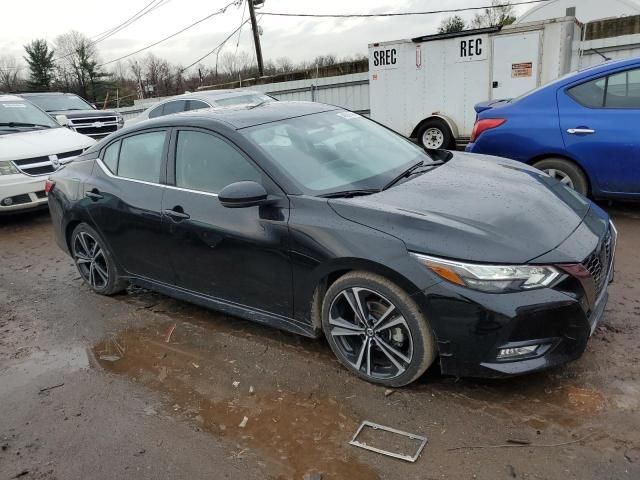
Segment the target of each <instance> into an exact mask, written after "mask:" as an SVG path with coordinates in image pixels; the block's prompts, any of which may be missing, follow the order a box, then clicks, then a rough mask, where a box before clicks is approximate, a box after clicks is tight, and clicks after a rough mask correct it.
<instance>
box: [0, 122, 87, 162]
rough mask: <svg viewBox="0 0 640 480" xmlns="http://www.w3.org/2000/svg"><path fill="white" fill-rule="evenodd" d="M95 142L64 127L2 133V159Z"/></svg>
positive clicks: (25, 156)
mask: <svg viewBox="0 0 640 480" xmlns="http://www.w3.org/2000/svg"><path fill="white" fill-rule="evenodd" d="M94 143H96V142H95V140H93V139H92V138H89V137H87V136H86V135H81V134H79V133H76V132H74V131H72V130H69V129H68V128H64V127H57V128H49V129H46V130H31V131H27V132H17V133H10V134H7V135H0V161H2V160H21V159H24V158H34V157H43V156H47V155H54V154H55V155H57V154H59V153H66V152H72V151H74V150H81V149H85V148H88V147H90V146H91V145H93V144H94Z"/></svg>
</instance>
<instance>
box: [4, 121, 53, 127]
mask: <svg viewBox="0 0 640 480" xmlns="http://www.w3.org/2000/svg"><path fill="white" fill-rule="evenodd" d="M0 127H11V128H14V127H42V128H51V125H42V124H41V123H26V122H0Z"/></svg>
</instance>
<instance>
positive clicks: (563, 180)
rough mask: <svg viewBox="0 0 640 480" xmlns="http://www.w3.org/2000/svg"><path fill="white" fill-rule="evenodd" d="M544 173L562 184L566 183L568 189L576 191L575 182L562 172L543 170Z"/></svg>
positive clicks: (549, 169)
mask: <svg viewBox="0 0 640 480" xmlns="http://www.w3.org/2000/svg"><path fill="white" fill-rule="evenodd" d="M543 172H545V173H546V174H547V175H549V176H550V177H553V178H555V179H556V180H558V181H560V183H564V184H565V185H566V186H567V187H569V188H573V189H574V190H575V187H574V186H573V180H571V177H570V176H569V175H567V174H566V173H565V172H563V171H562V170H558V169H556V168H547V169H545V170H543Z"/></svg>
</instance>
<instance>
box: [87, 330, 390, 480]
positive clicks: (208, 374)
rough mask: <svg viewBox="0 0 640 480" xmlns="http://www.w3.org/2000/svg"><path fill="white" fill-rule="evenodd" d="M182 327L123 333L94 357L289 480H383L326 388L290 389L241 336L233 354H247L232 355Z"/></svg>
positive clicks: (216, 340)
mask: <svg viewBox="0 0 640 480" xmlns="http://www.w3.org/2000/svg"><path fill="white" fill-rule="evenodd" d="M176 325H177V326H176V328H175V330H173V331H171V327H172V324H163V325H161V326H158V327H150V328H146V329H142V330H132V331H126V332H123V333H122V334H120V335H118V336H116V337H113V338H109V339H106V340H105V341H103V342H101V343H99V344H98V345H96V346H95V347H94V349H93V351H94V355H95V357H96V358H97V359H98V362H99V364H100V365H101V366H102V367H103V368H105V369H107V370H109V371H111V372H114V373H117V374H121V375H126V376H127V377H129V378H130V379H131V380H132V381H134V382H137V383H141V384H143V385H145V386H146V387H148V388H151V389H152V390H155V391H158V392H160V393H161V394H163V395H164V397H165V399H166V404H165V408H164V410H165V413H168V414H170V415H172V416H176V417H179V418H185V419H189V420H191V421H193V422H196V423H197V424H198V425H199V426H200V428H202V429H203V430H205V431H207V432H210V433H212V434H215V435H216V436H219V437H223V438H224V439H225V440H226V441H227V442H228V443H230V444H232V445H234V446H235V451H234V454H233V455H234V456H236V457H242V456H243V455H246V454H247V453H249V452H251V453H252V454H258V456H259V457H260V458H261V459H262V460H263V461H264V462H265V463H266V466H267V467H268V470H269V471H273V472H277V474H279V475H282V477H281V478H302V476H303V475H304V474H305V473H307V472H309V471H318V472H321V473H322V478H323V479H330V478H334V479H347V478H348V479H354V480H358V479H363V480H367V479H376V478H378V476H377V474H376V473H375V472H374V471H373V470H372V469H371V468H370V467H368V466H367V465H365V464H362V463H360V462H358V461H357V460H356V459H355V458H353V457H352V456H351V452H349V450H350V449H351V448H352V447H350V446H349V445H348V441H349V440H350V438H351V436H352V435H353V432H354V431H355V430H356V428H357V426H358V423H359V422H358V421H357V420H356V419H355V417H354V416H353V414H352V413H351V412H350V411H349V409H348V408H347V407H346V406H345V405H342V404H340V403H338V402H336V400H334V399H333V398H331V397H328V396H326V395H324V394H323V393H322V392H321V391H320V390H319V388H318V389H311V391H309V389H308V388H301V389H300V390H299V391H296V390H295V388H292V384H294V385H295V383H296V382H295V379H292V378H288V379H286V380H285V379H283V381H284V383H286V384H287V387H282V386H281V385H280V381H279V380H278V377H277V376H275V377H274V376H273V375H272V374H271V372H269V371H268V370H266V368H265V366H263V363H264V364H268V363H270V362H272V360H271V359H269V360H268V361H267V360H265V361H264V362H263V361H262V359H261V355H263V354H264V351H255V350H256V349H255V342H250V341H247V343H248V344H250V345H249V347H253V348H249V349H247V350H246V351H244V348H243V345H242V339H234V345H233V347H234V348H233V350H234V351H236V352H237V350H238V348H240V349H241V350H243V355H242V356H241V358H231V357H232V354H230V352H228V350H227V348H226V346H227V345H226V343H225V342H227V341H228V336H225V335H221V334H219V333H217V332H215V331H213V330H210V329H207V328H204V327H202V326H199V325H196V324H193V323H190V322H179V323H177V324H176ZM168 338H169V341H168V342H167V339H168ZM229 350H230V349H229ZM274 350H275V349H274ZM273 354H274V355H281V352H278V353H273ZM301 380H302V379H301Z"/></svg>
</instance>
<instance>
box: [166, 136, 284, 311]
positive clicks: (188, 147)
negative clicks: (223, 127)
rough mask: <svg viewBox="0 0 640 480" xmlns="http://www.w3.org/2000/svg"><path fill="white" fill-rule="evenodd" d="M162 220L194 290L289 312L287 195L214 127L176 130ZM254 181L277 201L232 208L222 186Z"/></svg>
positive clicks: (176, 261) (183, 282)
mask: <svg viewBox="0 0 640 480" xmlns="http://www.w3.org/2000/svg"><path fill="white" fill-rule="evenodd" d="M169 158H170V161H169V168H168V183H169V185H168V186H167V191H166V193H165V196H164V198H163V202H162V208H163V225H164V231H165V236H166V238H167V242H168V251H169V252H170V259H171V263H172V264H173V268H174V270H175V272H176V284H177V285H178V286H179V287H181V288H185V289H187V290H190V291H192V292H196V293H199V294H204V295H207V296H210V297H215V298H218V299H221V300H225V301H227V302H231V303H234V304H239V305H243V306H248V307H252V308H255V309H260V310H264V311H267V312H270V313H275V314H278V315H282V316H285V317H291V315H292V310H293V305H292V290H291V281H292V280H291V272H292V270H291V262H290V255H289V232H288V224H287V222H288V219H289V202H288V199H287V197H286V195H284V193H283V192H282V191H280V189H279V188H278V187H277V186H276V185H275V184H274V183H273V182H272V181H271V180H270V179H269V178H268V177H267V176H266V175H265V174H264V173H263V172H262V171H261V170H260V169H259V168H258V167H257V165H255V163H254V162H253V161H252V160H251V159H250V158H248V157H247V156H246V155H245V154H244V153H243V152H242V151H240V150H239V149H238V148H237V147H236V146H235V145H234V144H233V143H231V142H230V141H229V140H228V139H226V138H225V137H223V136H221V135H217V134H214V133H213V132H211V131H208V130H200V129H188V128H184V129H178V130H177V131H176V132H175V134H174V136H173V139H172V143H171V147H170V155H169ZM245 180H251V181H256V182H259V183H261V184H262V185H264V187H265V188H266V190H267V192H269V194H270V195H276V196H278V197H280V198H281V200H280V201H279V203H277V204H274V205H269V206H263V207H257V206H256V207H248V208H226V207H223V206H222V204H221V203H220V201H219V200H218V192H220V191H221V190H222V189H223V188H224V187H226V186H227V185H229V184H231V183H234V182H239V181H245Z"/></svg>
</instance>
